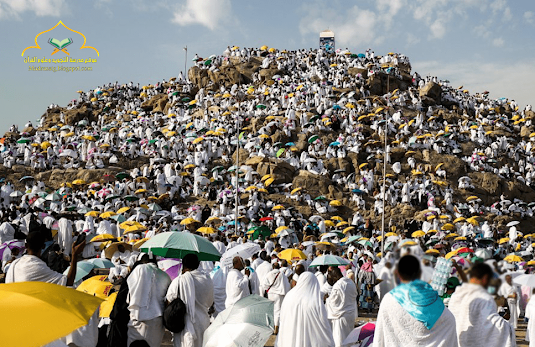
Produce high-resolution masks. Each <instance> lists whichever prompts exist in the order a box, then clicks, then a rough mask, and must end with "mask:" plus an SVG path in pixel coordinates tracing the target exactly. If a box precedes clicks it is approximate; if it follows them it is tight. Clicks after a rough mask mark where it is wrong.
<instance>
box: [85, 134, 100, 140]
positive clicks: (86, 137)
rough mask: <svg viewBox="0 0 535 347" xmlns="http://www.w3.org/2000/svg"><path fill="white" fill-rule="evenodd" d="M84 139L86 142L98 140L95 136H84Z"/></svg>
mask: <svg viewBox="0 0 535 347" xmlns="http://www.w3.org/2000/svg"><path fill="white" fill-rule="evenodd" d="M82 138H83V139H84V140H87V141H96V140H97V139H95V137H94V136H91V135H84V136H82Z"/></svg>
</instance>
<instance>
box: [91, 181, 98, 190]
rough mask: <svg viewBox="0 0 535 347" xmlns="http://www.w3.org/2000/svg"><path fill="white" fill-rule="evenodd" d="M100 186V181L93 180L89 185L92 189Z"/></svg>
mask: <svg viewBox="0 0 535 347" xmlns="http://www.w3.org/2000/svg"><path fill="white" fill-rule="evenodd" d="M99 187H100V183H98V182H93V183H91V185H90V186H89V188H91V189H95V188H99Z"/></svg>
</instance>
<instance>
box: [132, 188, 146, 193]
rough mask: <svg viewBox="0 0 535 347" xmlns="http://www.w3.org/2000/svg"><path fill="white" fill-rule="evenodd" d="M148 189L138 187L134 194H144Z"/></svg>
mask: <svg viewBox="0 0 535 347" xmlns="http://www.w3.org/2000/svg"><path fill="white" fill-rule="evenodd" d="M146 192H147V190H146V189H138V190H136V191H135V192H134V194H143V193H146Z"/></svg>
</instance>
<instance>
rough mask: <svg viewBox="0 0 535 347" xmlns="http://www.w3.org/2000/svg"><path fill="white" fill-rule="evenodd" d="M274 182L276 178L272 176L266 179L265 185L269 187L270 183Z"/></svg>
mask: <svg viewBox="0 0 535 347" xmlns="http://www.w3.org/2000/svg"><path fill="white" fill-rule="evenodd" d="M273 182H275V179H274V178H273V177H271V178H268V179H267V180H266V182H264V185H265V186H266V187H269V185H270V184H271V183H273Z"/></svg>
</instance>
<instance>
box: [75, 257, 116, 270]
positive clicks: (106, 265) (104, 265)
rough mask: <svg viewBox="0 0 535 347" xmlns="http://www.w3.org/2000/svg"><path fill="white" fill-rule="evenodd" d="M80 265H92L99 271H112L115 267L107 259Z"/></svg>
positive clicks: (87, 261)
mask: <svg viewBox="0 0 535 347" xmlns="http://www.w3.org/2000/svg"><path fill="white" fill-rule="evenodd" d="M80 263H90V264H93V266H94V267H96V268H97V269H111V268H112V267H115V265H114V264H113V263H112V262H111V261H109V260H108V259H106V258H93V259H88V260H84V261H81V262H80Z"/></svg>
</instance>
